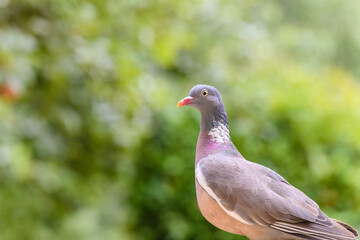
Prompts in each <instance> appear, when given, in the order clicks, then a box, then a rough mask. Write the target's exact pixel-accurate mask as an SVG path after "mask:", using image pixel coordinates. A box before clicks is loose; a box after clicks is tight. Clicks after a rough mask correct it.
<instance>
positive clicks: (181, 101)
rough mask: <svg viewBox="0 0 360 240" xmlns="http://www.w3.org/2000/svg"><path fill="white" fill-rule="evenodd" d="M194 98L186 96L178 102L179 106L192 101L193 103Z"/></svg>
mask: <svg viewBox="0 0 360 240" xmlns="http://www.w3.org/2000/svg"><path fill="white" fill-rule="evenodd" d="M192 100H193V97H190V96H188V97H186V98H184V99H182V100H180V101H179V102H178V104H177V107H182V106H185V105H189V104H190V103H192Z"/></svg>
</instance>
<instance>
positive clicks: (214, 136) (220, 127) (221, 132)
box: [208, 122, 230, 143]
mask: <svg viewBox="0 0 360 240" xmlns="http://www.w3.org/2000/svg"><path fill="white" fill-rule="evenodd" d="M216 125H217V126H215V127H213V128H212V129H210V131H209V132H208V135H209V136H211V140H213V141H214V142H217V143H229V142H230V135H229V129H228V128H227V127H226V126H225V125H224V124H223V123H221V122H217V124H216Z"/></svg>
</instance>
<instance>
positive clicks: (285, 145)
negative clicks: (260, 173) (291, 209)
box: [0, 0, 360, 240]
mask: <svg viewBox="0 0 360 240" xmlns="http://www.w3.org/2000/svg"><path fill="white" fill-rule="evenodd" d="M359 11H360V6H359V4H358V3H357V1H354V0H353V1H341V2H339V1H335V0H330V1H324V0H321V1H316V2H314V1H309V0H306V1H301V2H296V3H295V2H291V3H290V2H288V1H283V0H271V1H244V2H239V1H234V0H229V1H217V0H207V1H197V2H194V1H164V0H153V1H119V0H116V1H115V0H107V1H94V0H92V1H85V0H76V1H68V0H63V1H50V0H43V1H39V0H13V1H9V0H0V86H1V87H0V133H1V134H0V186H1V187H0V196H1V197H0V238H1V239H4V240H15V239H16V240H17V239H36V240H42V239H46V240H48V239H67V240H68V239H70V240H71V239H179V240H181V239H199V240H201V239H225V240H226V239H229V240H230V239H245V238H241V237H238V236H235V235H232V234H228V233H225V232H222V231H220V230H218V229H215V228H214V227H212V226H211V225H210V224H209V223H207V222H206V221H205V220H204V219H203V218H202V217H201V214H200V212H199V211H198V209H197V205H196V199H195V191H194V169H193V164H194V162H193V161H194V153H195V144H196V139H197V134H198V128H199V115H198V113H197V112H196V111H192V110H191V109H184V110H183V111H181V112H180V111H178V110H177V109H176V102H177V101H178V100H179V99H180V98H182V97H184V96H185V95H186V94H187V93H188V91H189V90H190V88H191V87H192V86H193V85H195V84H197V83H207V84H212V85H215V86H216V87H218V89H219V90H220V91H221V93H222V94H223V98H224V101H225V105H226V108H227V110H228V114H229V118H230V127H231V133H232V138H233V140H234V142H235V144H236V145H237V146H238V148H239V150H240V151H241V152H242V153H243V155H244V156H245V157H246V158H248V159H249V160H252V161H255V162H259V163H261V164H264V165H266V166H269V167H271V168H273V169H274V170H276V171H278V172H279V173H281V174H282V175H283V176H284V177H286V178H287V179H288V180H289V181H290V182H291V183H292V184H294V185H295V186H297V187H299V188H300V189H301V190H303V191H304V192H306V193H307V194H308V195H309V196H310V197H312V198H313V199H314V200H316V201H317V202H318V203H319V204H320V205H321V206H322V209H323V210H324V211H325V212H326V213H327V214H329V215H330V216H332V217H335V218H338V219H341V220H343V221H346V222H348V223H350V224H352V225H354V226H355V227H356V228H357V229H359V228H360V217H359V216H360V214H359V213H360V194H359V190H360V189H359V186H360V185H359V184H358V183H359V182H360V175H359V174H358V173H359V171H360V162H359V158H360V135H359V134H358V133H359V132H360V129H359V128H360V125H359V120H360V112H359V102H360V97H359V92H360V87H359V82H358V81H356V80H355V79H358V78H359V76H360V72H359V68H358V62H359V60H360V59H359V56H360V55H359V50H360V41H359V36H360V32H359V31H360V30H359V29H358V28H356V27H354V23H356V22H358V20H359V18H360V14H359ZM9 99H11V101H9Z"/></svg>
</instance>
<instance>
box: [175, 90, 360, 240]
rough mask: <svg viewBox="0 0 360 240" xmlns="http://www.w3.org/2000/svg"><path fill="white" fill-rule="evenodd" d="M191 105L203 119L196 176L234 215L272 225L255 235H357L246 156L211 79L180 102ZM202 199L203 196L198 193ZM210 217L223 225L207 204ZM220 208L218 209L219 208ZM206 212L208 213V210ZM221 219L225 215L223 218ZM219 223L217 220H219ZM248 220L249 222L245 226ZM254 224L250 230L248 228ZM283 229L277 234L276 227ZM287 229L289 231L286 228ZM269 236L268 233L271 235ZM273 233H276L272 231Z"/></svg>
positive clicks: (328, 239) (331, 238)
mask: <svg viewBox="0 0 360 240" xmlns="http://www.w3.org/2000/svg"><path fill="white" fill-rule="evenodd" d="M183 105H189V106H193V107H195V108H197V109H198V110H199V111H200V112H201V116H202V120H201V126H200V134H199V139H198V144H197V152H196V180H197V184H199V185H200V186H201V187H202V188H203V190H205V192H206V193H207V194H208V195H210V196H211V198H212V199H214V200H215V201H216V202H217V203H218V205H219V206H220V207H221V209H223V210H224V212H226V214H228V215H229V216H231V219H233V220H234V223H236V221H239V222H241V223H242V224H244V225H240V226H245V228H246V229H247V230H241V229H239V231H237V229H235V230H233V229H232V228H231V226H223V227H220V228H222V229H224V230H227V229H231V232H236V233H237V232H241V233H243V232H245V234H246V233H247V232H246V231H248V232H249V231H255V230H252V229H257V228H256V227H254V228H252V227H251V226H258V227H259V228H261V231H264V230H263V229H265V232H266V229H269V234H270V233H271V236H272V237H269V238H267V237H266V236H265V237H264V235H262V236H261V237H260V235H259V237H258V236H257V234H256V233H252V232H251V234H249V235H251V236H255V237H253V238H252V239H274V240H275V239H292V237H291V236H293V238H294V239H308V240H350V239H352V240H354V239H356V236H358V234H357V232H356V230H355V229H353V228H352V227H350V226H349V225H347V224H345V223H342V222H340V221H337V220H335V219H330V218H329V217H328V216H326V214H324V213H323V212H322V211H321V210H320V208H319V206H318V205H317V204H316V203H315V202H314V201H313V200H311V199H310V198H309V197H308V196H306V195H305V194H304V193H303V192H301V191H300V190H298V189H297V188H295V187H293V186H292V185H291V184H289V183H288V182H287V181H286V180H285V179H284V178H283V177H281V176H280V175H279V174H277V173H276V172H274V171H272V170H271V169H269V168H266V167H264V166H261V165H259V164H256V163H253V162H250V161H247V160H246V159H245V158H243V156H242V155H241V154H240V153H239V152H238V150H237V149H236V147H235V146H234V145H233V143H232V142H231V139H230V134H229V129H228V119H227V115H226V112H225V108H224V105H223V102H222V99H221V96H220V94H219V92H218V91H217V90H216V88H214V87H212V86H208V85H197V86H195V87H194V88H193V89H192V90H191V91H190V94H189V97H187V98H186V99H184V100H182V101H180V102H179V104H178V106H183ZM199 199H203V198H202V197H201V196H200V197H199V196H198V201H199ZM201 204H202V203H201V202H199V206H200V208H201V209H205V210H202V213H203V214H204V212H205V211H206V212H207V213H206V215H207V217H206V218H207V219H208V220H209V221H210V222H212V223H213V224H214V225H220V226H222V225H221V224H219V223H218V222H219V219H214V217H212V216H217V215H216V214H212V213H211V209H206V204H208V203H205V202H204V204H203V206H202V205H201ZM216 211H219V210H216ZM204 216H205V215H204ZM218 216H223V215H221V213H219V214H218ZM220 222H221V221H220ZM215 223H216V224H215ZM247 226H250V227H249V228H247ZM248 229H250V230H248ZM277 231H278V232H279V235H277V234H276V232H277ZM284 233H285V234H284ZM269 236H270V235H269ZM274 236H275V237H274Z"/></svg>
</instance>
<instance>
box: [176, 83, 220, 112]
mask: <svg viewBox="0 0 360 240" xmlns="http://www.w3.org/2000/svg"><path fill="white" fill-rule="evenodd" d="M177 106H178V107H182V106H191V107H194V108H196V109H198V110H199V111H200V112H201V113H205V112H213V111H214V110H215V111H216V110H220V111H221V110H224V106H223V102H222V100H221V96H220V93H219V91H218V90H217V89H216V88H214V87H212V86H209V85H196V86H195V87H193V88H192V89H191V90H190V93H189V96H187V97H185V98H184V99H182V100H180V101H179V102H178V104H177Z"/></svg>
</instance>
